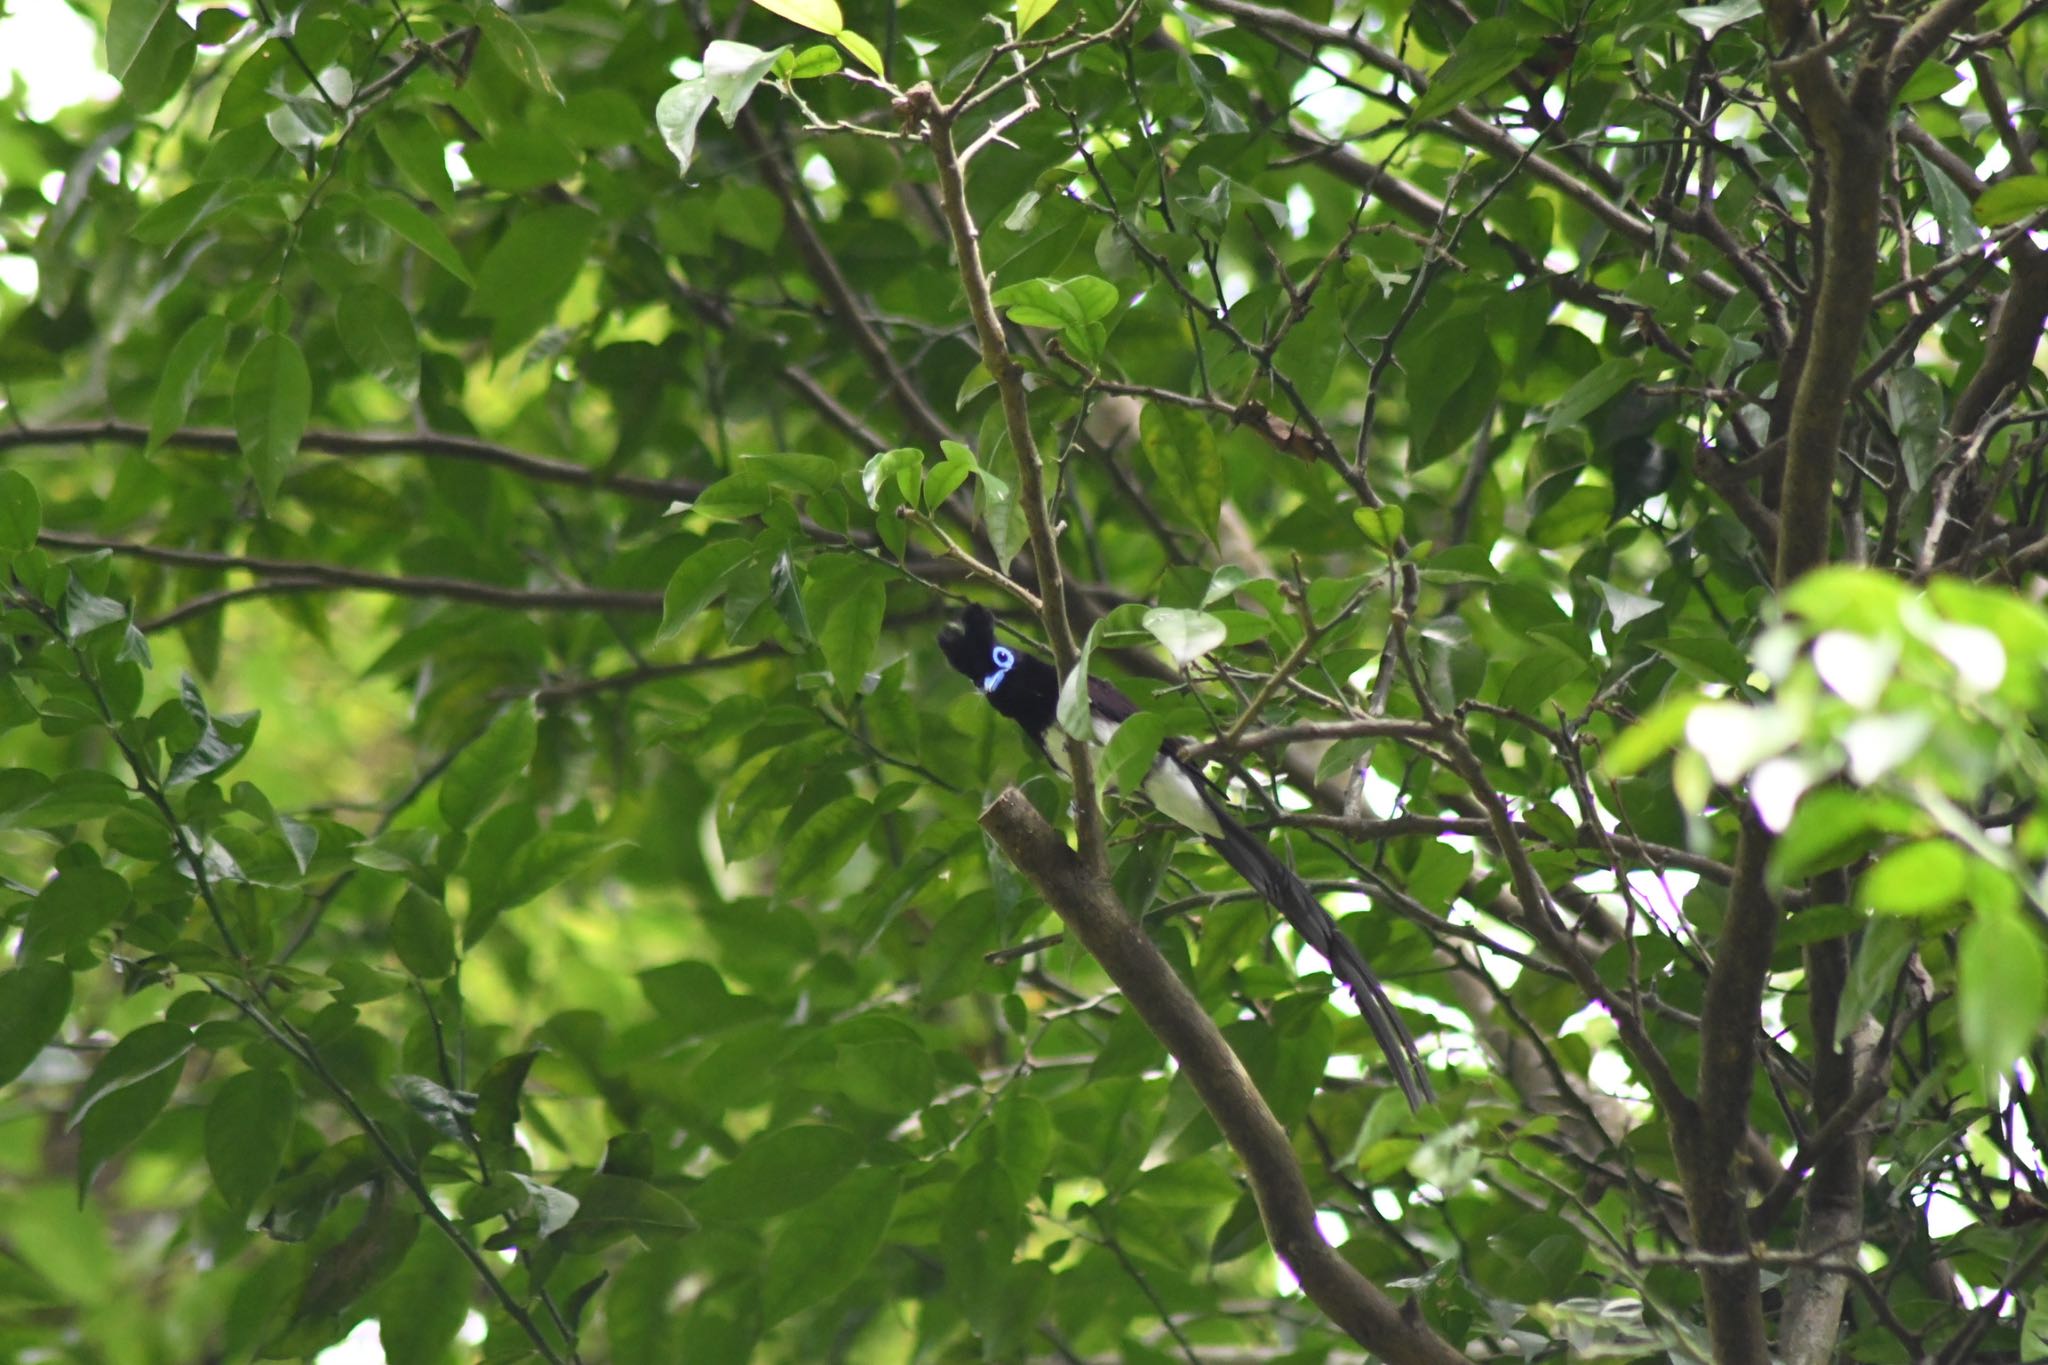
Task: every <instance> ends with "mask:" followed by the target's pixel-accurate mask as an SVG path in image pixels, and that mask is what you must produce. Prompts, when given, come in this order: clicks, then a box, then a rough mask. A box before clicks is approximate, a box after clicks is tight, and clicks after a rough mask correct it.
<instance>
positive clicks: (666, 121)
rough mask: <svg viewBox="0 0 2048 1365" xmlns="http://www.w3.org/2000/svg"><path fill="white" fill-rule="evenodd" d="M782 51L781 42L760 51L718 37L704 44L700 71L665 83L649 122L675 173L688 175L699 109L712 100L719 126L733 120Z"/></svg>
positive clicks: (701, 115) (700, 118)
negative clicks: (672, 157) (672, 159)
mask: <svg viewBox="0 0 2048 1365" xmlns="http://www.w3.org/2000/svg"><path fill="white" fill-rule="evenodd" d="M787 51H789V49H788V48H786V47H778V48H775V49H774V50H773V51H769V52H763V51H762V50H761V49H760V48H758V47H751V46H749V45H747V44H746V43H735V42H730V41H728V40H726V39H723V38H720V39H717V40H715V41H713V42H712V43H711V44H710V45H709V46H707V47H706V48H705V49H704V62H703V68H704V69H703V73H702V74H701V75H699V76H697V77H695V78H693V79H691V80H686V81H684V82H682V83H681V84H679V85H674V86H671V87H669V89H668V90H667V91H666V92H665V93H664V94H663V95H662V97H661V99H660V100H659V101H657V102H656V104H655V106H654V123H655V126H656V127H657V128H659V129H660V130H661V138H662V141H663V142H665V143H667V144H668V149H669V151H671V152H673V153H674V154H675V158H676V163H677V173H678V174H682V175H687V174H689V171H690V163H691V162H692V161H693V160H695V159H696V156H697V125H698V124H699V123H701V122H702V121H703V118H704V112H705V110H707V109H709V108H710V107H711V106H712V105H713V104H716V105H717V106H718V113H719V117H721V118H723V119H724V120H725V126H726V127H728V128H730V127H732V125H733V120H734V119H736V118H738V117H739V115H740V110H742V109H744V108H746V105H747V101H748V100H749V99H750V98H752V97H753V93H754V87H755V86H757V85H759V84H760V83H761V78H762V77H763V76H766V75H767V74H768V72H769V71H770V70H771V69H772V68H773V67H774V66H775V63H776V60H777V59H778V58H780V57H781V56H782V55H783V54H784V53H786V52H787Z"/></svg>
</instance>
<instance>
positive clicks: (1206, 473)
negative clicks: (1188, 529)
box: [1138, 403, 1224, 540]
mask: <svg viewBox="0 0 2048 1365" xmlns="http://www.w3.org/2000/svg"><path fill="white" fill-rule="evenodd" d="M1138 448H1139V450H1140V451H1141V452H1142V453H1143V454H1144V456H1145V463H1146V464H1148V465H1150V466H1151V467H1152V474H1153V478H1154V480H1155V482H1154V484H1153V488H1154V490H1155V492H1157V493H1158V494H1160V495H1163V496H1164V497H1165V498H1166V499H1167V500H1168V501H1169V502H1171V503H1172V504H1173V505H1174V506H1176V507H1178V508H1179V509H1180V511H1181V515H1183V516H1184V517H1186V518H1187V519H1188V520H1189V521H1190V522H1192V523H1193V525H1194V526H1195V528H1196V529H1197V530H1199V531H1200V532H1201V533H1202V534H1203V535H1206V536H1208V537H1210V538H1211V539H1212V540H1213V539H1214V538H1215V536H1216V523H1217V520H1218V518H1219V517H1220V516H1221V514H1222V511H1223V487H1224V473H1223V452H1222V450H1221V449H1220V448H1219V447H1218V445H1217V442H1216V433H1215V432H1214V431H1212V430H1210V428H1209V424H1208V423H1207V422H1205V421H1203V420H1202V418H1201V417H1200V416H1198V415H1197V414H1195V413H1193V412H1190V411H1188V410H1187V409H1186V408H1179V407H1175V406H1173V405H1172V404H1169V403H1147V404H1146V405H1145V411H1144V412H1143V413H1142V414H1140V416H1139V418H1138Z"/></svg>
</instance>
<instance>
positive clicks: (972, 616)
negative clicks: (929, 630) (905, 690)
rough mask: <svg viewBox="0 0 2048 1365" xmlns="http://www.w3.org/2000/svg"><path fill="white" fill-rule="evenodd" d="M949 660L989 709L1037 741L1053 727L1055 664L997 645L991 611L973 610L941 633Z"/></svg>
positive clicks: (941, 645) (1056, 700)
mask: <svg viewBox="0 0 2048 1365" xmlns="http://www.w3.org/2000/svg"><path fill="white" fill-rule="evenodd" d="M939 649H940V650H941V651H943V652H944V653H945V656H946V662H947V663H949V664H951V665H953V667H954V669H955V670H956V671H958V672H959V673H961V674H963V675H965V677H966V678H967V680H968V681H969V682H971V683H973V684H974V686H975V689H976V690H977V691H979V692H980V693H981V694H982V695H983V696H984V697H987V698H988V700H989V705H991V706H993V707H995V708H996V710H997V711H999V712H1001V713H1002V714H1003V715H1006V716H1008V717H1009V718H1010V719H1011V720H1014V721H1016V722H1017V723H1018V724H1019V725H1021V726H1023V727H1024V729H1025V731H1026V732H1027V733H1029V734H1030V735H1031V736H1032V737H1033V738H1037V737H1038V736H1039V735H1042V734H1043V733H1045V729H1046V727H1047V726H1049V725H1051V724H1052V720H1053V712H1054V710H1055V709H1056V708H1057V707H1058V704H1059V693H1060V679H1059V674H1057V673H1056V672H1054V671H1053V666H1052V665H1051V664H1049V663H1047V662H1046V661H1045V660H1043V659H1041V658H1039V657H1038V656H1037V655H1035V654H1028V653H1026V652H1025V651H1023V650H1021V649H1017V648H1014V647H1013V646H1010V645H1005V644H999V643H998V642H997V641H996V618H995V617H993V616H991V615H990V614H989V610H988V608H987V607H983V606H978V605H977V606H970V607H968V608H967V610H966V611H964V612H962V613H960V619H959V620H958V621H957V622H955V623H954V624H952V625H950V626H947V627H946V628H945V629H943V630H941V631H940V632H939Z"/></svg>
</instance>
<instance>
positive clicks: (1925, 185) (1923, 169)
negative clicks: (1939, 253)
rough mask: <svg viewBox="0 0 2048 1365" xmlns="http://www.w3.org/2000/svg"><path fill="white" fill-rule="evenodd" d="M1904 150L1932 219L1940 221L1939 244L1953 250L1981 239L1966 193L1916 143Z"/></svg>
mask: <svg viewBox="0 0 2048 1365" xmlns="http://www.w3.org/2000/svg"><path fill="white" fill-rule="evenodd" d="M1906 150H1907V151H1909V152H1911V153H1912V154H1913V164H1914V165H1915V166H1918V167H1919V168H1920V185H1921V188H1922V189H1924V190H1925V191H1926V192H1927V204H1928V207H1929V208H1931V209H1932V210H1933V211H1934V221H1935V222H1937V223H1939V224H1941V240H1942V245H1943V246H1944V247H1946V248H1947V249H1948V250H1949V251H1951V252H1956V251H1961V250H1962V249H1963V248H1965V247H1973V246H1976V245H1977V244H1978V243H1980V242H1982V241H1983V240H1984V234H1983V233H1982V232H1980V231H1979V230H1978V228H1977V219H1976V216H1975V210H1974V209H1973V208H1972V207H1971V204H1970V200H1969V196H1967V195H1965V194H1964V193H1963V192H1962V190H1961V189H1959V188H1958V187H1957V186H1956V182H1955V181H1953V180H1951V179H1949V178H1948V177H1947V176H1946V175H1943V174H1942V173H1941V171H1940V169H1939V168H1938V167H1936V166H1935V164H1934V163H1933V162H1932V161H1929V160H1928V159H1927V156H1926V154H1925V153H1923V152H1922V151H1921V150H1920V149H1919V148H1918V147H1908V148H1907V149H1906Z"/></svg>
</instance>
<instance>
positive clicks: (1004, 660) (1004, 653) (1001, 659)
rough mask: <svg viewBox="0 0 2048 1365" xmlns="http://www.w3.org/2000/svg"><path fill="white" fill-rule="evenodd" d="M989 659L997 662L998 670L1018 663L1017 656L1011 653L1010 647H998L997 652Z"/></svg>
mask: <svg viewBox="0 0 2048 1365" xmlns="http://www.w3.org/2000/svg"><path fill="white" fill-rule="evenodd" d="M989 657H990V658H992V659H994V660H995V664H996V667H997V668H1008V667H1009V666H1010V665H1012V664H1014V663H1016V662H1017V656H1016V655H1015V654H1012V653H1011V652H1010V648H1009V646H1008V645H997V646H996V648H995V652H994V653H993V654H991V655H990V656H989Z"/></svg>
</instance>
